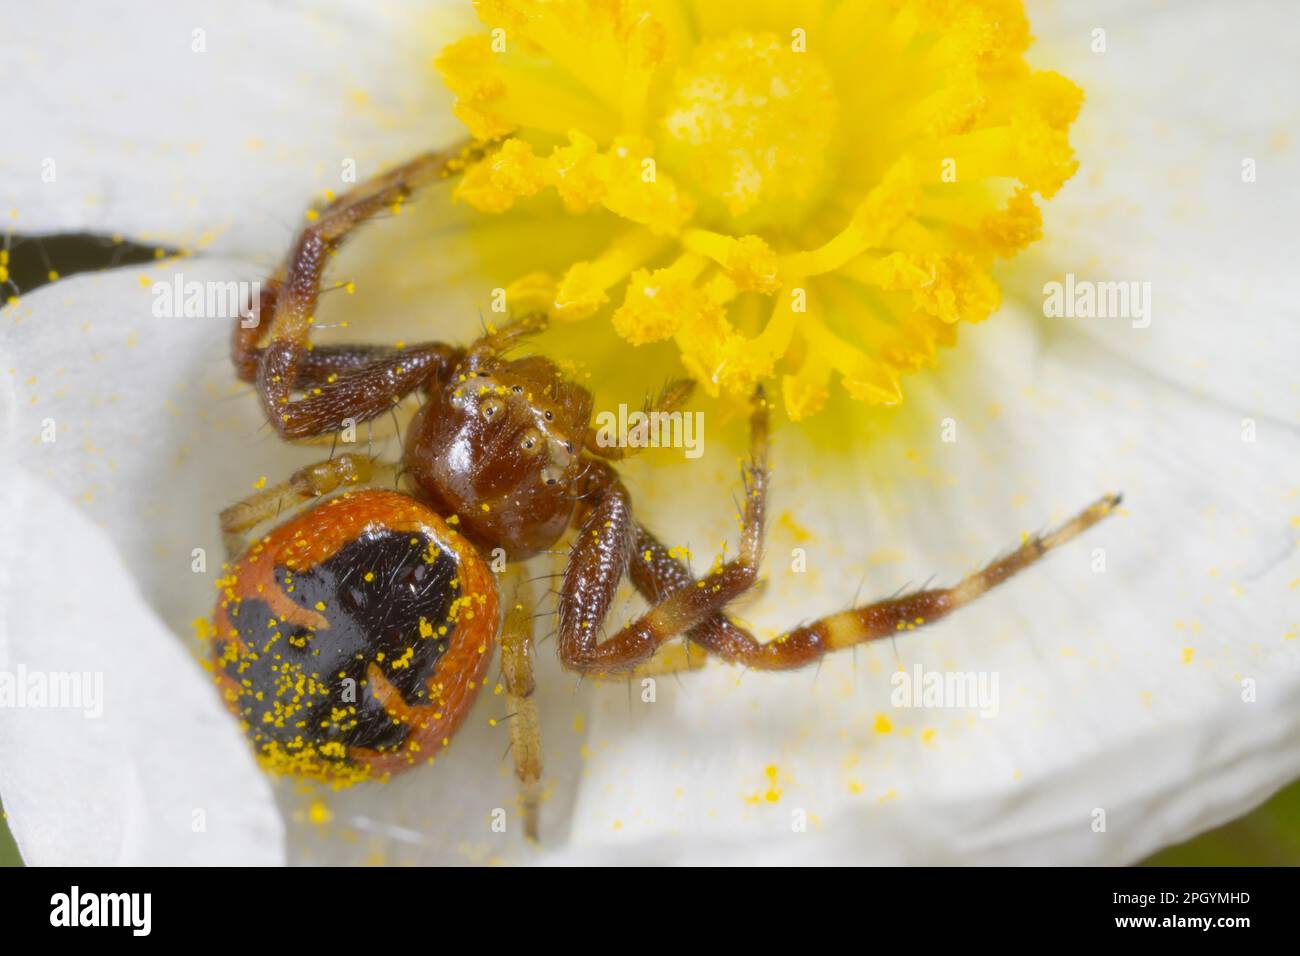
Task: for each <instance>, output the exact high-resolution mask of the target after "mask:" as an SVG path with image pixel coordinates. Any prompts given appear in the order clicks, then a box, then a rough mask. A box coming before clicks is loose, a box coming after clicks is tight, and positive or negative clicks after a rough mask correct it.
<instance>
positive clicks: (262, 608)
mask: <svg viewBox="0 0 1300 956" xmlns="http://www.w3.org/2000/svg"><path fill="white" fill-rule="evenodd" d="M430 544H431V539H430V538H428V537H427V536H426V535H424V534H420V533H418V532H417V533H412V532H400V531H392V530H376V531H373V532H369V533H367V534H364V535H362V536H361V537H359V538H357V539H356V540H354V541H352V542H349V543H348V544H347V545H345V546H344V547H342V548H341V549H339V551H338V552H336V553H335V554H334V555H333V556H332V557H330V558H328V559H327V560H325V561H322V562H321V563H319V564H317V565H316V566H314V567H312V568H309V569H307V570H305V571H294V570H292V569H290V568H286V567H284V566H283V565H277V566H276V568H275V580H276V583H277V584H278V585H279V587H280V589H281V590H282V591H283V592H284V594H285V596H286V597H288V598H289V599H290V600H292V601H293V602H294V603H295V604H297V605H299V606H300V607H302V608H303V609H304V610H305V611H309V612H312V613H313V614H320V615H322V616H323V617H325V619H326V620H327V621H328V622H329V627H328V628H320V629H318V630H312V629H311V628H309V627H306V626H304V625H301V624H297V623H293V622H290V621H285V620H280V619H279V618H276V617H275V615H273V614H272V612H271V609H270V606H269V605H267V604H266V603H265V602H264V601H262V600H259V599H247V598H246V599H244V600H243V601H242V602H240V604H239V610H238V615H237V616H232V617H231V618H230V621H231V624H232V626H233V627H235V629H236V630H237V631H238V632H239V637H240V638H241V639H242V640H243V642H244V643H245V645H246V647H247V648H251V649H252V650H253V651H254V652H255V654H256V657H251V656H250V655H249V653H248V651H247V650H244V651H242V652H241V653H240V654H239V655H238V658H237V659H235V660H231V661H229V662H227V663H224V664H223V665H222V666H223V668H224V670H225V672H226V673H227V674H229V675H230V677H231V678H232V679H233V680H234V681H235V682H236V683H238V684H239V685H240V690H241V693H240V698H239V709H240V713H241V715H242V716H243V717H244V718H245V719H246V720H247V721H248V723H249V733H250V734H251V735H252V736H253V738H254V740H255V741H257V742H259V743H263V744H265V743H269V742H270V741H278V742H279V743H281V744H283V745H285V746H286V747H288V748H290V749H297V748H299V747H301V746H302V745H311V746H314V747H315V748H317V749H319V748H320V747H321V746H322V745H324V744H327V743H331V742H338V743H341V744H343V745H344V746H345V747H349V748H350V747H366V748H370V749H375V750H391V749H393V748H395V747H397V746H400V745H401V744H403V743H404V742H405V741H406V738H407V737H408V736H409V733H410V730H409V728H408V727H406V726H405V725H403V724H400V723H396V722H395V721H394V718H393V717H391V716H390V715H389V714H388V713H387V712H386V711H385V710H384V708H383V705H382V704H380V702H379V701H378V700H377V699H376V698H375V695H374V689H373V688H372V687H371V686H370V684H369V682H368V680H367V677H366V670H367V668H368V666H369V665H370V664H371V663H377V664H378V665H379V667H380V669H381V670H382V671H383V673H384V676H385V677H386V678H387V679H388V680H389V682H390V683H392V684H393V686H394V687H395V688H396V689H397V690H398V691H399V692H400V694H401V696H402V699H403V700H405V701H406V702H407V703H408V704H410V705H412V706H424V705H427V704H429V703H431V700H430V698H429V693H428V688H427V682H428V678H429V677H430V676H432V675H433V673H434V671H435V669H436V667H437V664H438V660H439V658H441V657H442V655H443V653H444V652H445V651H446V649H447V643H448V640H449V638H450V634H451V630H452V627H453V626H454V625H453V624H452V623H451V622H449V621H448V620H447V616H448V613H449V612H450V610H451V607H452V602H453V601H455V600H456V599H457V598H458V597H459V596H460V592H459V590H458V589H457V588H454V587H453V586H452V582H453V581H455V580H456V578H457V572H458V564H457V560H456V557H455V555H454V553H452V552H450V551H447V550H444V549H443V548H442V547H441V546H439V545H438V544H436V543H433V546H432V548H430ZM429 558H432V560H431V561H430V560H428V559H429ZM367 575H370V576H371V577H370V580H367V579H366V578H367ZM291 588H292V590H290V589H291ZM318 602H319V603H321V604H323V605H324V610H320V609H319V608H318V606H317V605H318ZM421 619H423V620H424V621H425V622H426V625H427V626H426V630H429V629H431V630H432V633H431V635H429V636H421V627H420V622H421ZM272 620H275V622H276V623H275V624H274V625H272V624H271V621H272ZM443 627H445V628H446V631H445V632H444V633H439V628H443ZM276 634H279V637H278V638H277V637H276V636H275V635H276ZM408 650H409V651H410V653H409V654H408ZM380 655H382V658H381V656H380ZM348 679H350V680H351V681H354V682H355V683H354V684H352V685H351V686H352V688H353V691H354V696H355V701H352V702H349V701H347V700H346V699H345V690H346V688H347V687H348V684H347V680H348ZM245 682H247V683H245ZM259 692H260V694H261V699H260V700H259V699H258V696H257V695H258V693H259ZM295 697H296V698H297V699H296V700H295ZM348 708H355V709H354V710H352V711H350V712H348V713H347V715H346V717H345V718H343V719H339V717H340V711H341V710H343V711H346V710H347V709H348ZM268 714H269V715H270V719H269V720H268V719H267V717H266V715H268ZM335 756H337V755H335Z"/></svg>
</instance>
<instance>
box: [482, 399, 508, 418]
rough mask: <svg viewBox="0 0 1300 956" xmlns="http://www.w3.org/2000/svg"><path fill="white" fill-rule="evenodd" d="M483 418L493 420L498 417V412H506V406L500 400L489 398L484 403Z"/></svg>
mask: <svg viewBox="0 0 1300 956" xmlns="http://www.w3.org/2000/svg"><path fill="white" fill-rule="evenodd" d="M482 408H483V417H484V418H486V419H489V420H490V419H492V418H495V417H496V414H497V412H500V411H502V410H504V408H505V405H504V403H503V402H502V401H501V399H499V398H489V399H487V400H486V401H485V402H483V406H482Z"/></svg>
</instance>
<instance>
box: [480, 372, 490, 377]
mask: <svg viewBox="0 0 1300 956" xmlns="http://www.w3.org/2000/svg"><path fill="white" fill-rule="evenodd" d="M478 377H479V378H487V377H488V373H487V372H479V373H478Z"/></svg>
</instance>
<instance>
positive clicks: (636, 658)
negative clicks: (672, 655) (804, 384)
mask: <svg viewBox="0 0 1300 956" xmlns="http://www.w3.org/2000/svg"><path fill="white" fill-rule="evenodd" d="M767 410H768V406H767V401H766V399H764V398H763V396H762V394H761V392H760V393H759V394H758V395H757V396H756V400H755V403H754V411H753V414H752V416H751V418H750V429H751V434H752V446H751V458H752V460H751V462H750V464H749V467H748V468H747V469H746V472H745V475H746V495H745V516H744V525H743V529H742V533H741V546H740V554H739V556H738V557H737V558H736V559H735V560H732V561H728V562H727V563H725V564H723V565H721V566H720V567H719V568H717V569H716V570H714V571H713V572H712V573H711V574H710V575H709V576H708V577H706V578H705V579H704V580H703V581H701V582H698V583H697V586H696V587H686V588H681V589H679V590H676V591H674V592H672V593H670V594H668V595H667V596H665V597H663V598H662V600H660V602H659V603H658V604H656V605H655V606H654V607H653V608H651V609H650V611H648V612H647V613H646V614H644V615H642V616H641V617H640V618H639V619H638V620H637V621H635V622H633V623H632V624H629V625H628V626H626V627H624V628H622V629H621V630H619V631H618V632H617V633H615V634H613V635H611V636H610V637H609V638H607V639H606V640H604V641H599V640H598V636H599V634H600V626H601V624H602V623H603V622H604V620H605V617H606V615H607V614H608V612H609V605H610V603H611V601H612V600H613V597H614V592H615V590H616V589H617V587H618V584H619V581H621V580H622V577H623V574H624V573H625V572H626V571H627V570H628V567H629V562H630V561H632V560H633V555H632V548H633V545H634V544H635V543H636V541H637V539H638V535H639V530H638V528H637V526H636V524H635V522H634V521H633V518H632V506H631V500H630V498H629V496H628V493H627V489H626V488H624V487H623V485H622V483H621V482H620V481H619V480H618V478H617V477H616V476H613V477H603V478H601V479H599V480H600V481H602V482H603V487H599V489H598V491H597V495H598V497H596V500H595V501H594V503H593V504H591V506H590V510H589V512H588V513H587V516H586V519H585V521H584V522H583V524H582V528H581V530H580V531H579V533H578V537H577V538H576V540H575V541H574V544H573V548H572V550H571V552H570V557H569V566H568V568H567V569H566V571H565V577H564V584H563V586H562V588H561V597H560V624H559V649H560V658H561V660H562V661H563V662H564V665H565V666H566V667H568V668H570V669H572V670H578V671H581V672H583V673H587V674H592V675H593V676H594V675H605V674H617V673H620V672H624V671H628V670H632V669H634V668H636V667H637V665H639V664H641V663H642V662H643V661H645V660H647V659H648V658H651V657H652V656H653V655H654V654H655V652H656V651H657V650H658V649H659V647H660V646H661V645H662V644H664V643H665V642H666V641H668V640H669V639H671V638H673V637H676V636H678V635H679V634H683V633H686V632H688V631H690V630H691V629H693V628H694V627H695V626H696V625H697V624H699V623H701V622H703V621H705V620H708V619H709V618H711V617H712V616H713V613H714V612H715V611H720V610H721V609H722V608H724V607H725V606H726V604H727V602H729V601H730V600H732V599H733V598H735V597H738V596H739V595H740V594H742V593H744V592H745V591H747V590H748V589H749V588H751V587H752V586H753V585H754V582H755V581H756V579H757V577H758V565H759V561H760V560H761V558H762V545H763V515H764V509H765V507H766V494H765V491H766V487H767V467H766V462H767V430H768V411H767ZM605 467H606V469H607V468H608V466H605ZM598 474H601V473H598ZM603 474H607V475H611V476H612V474H613V473H612V471H606V472H604V473H603ZM641 558H642V559H644V554H642V555H641ZM633 583H634V584H635V583H636V580H635V578H634V579H633ZM687 654H688V660H689V652H687Z"/></svg>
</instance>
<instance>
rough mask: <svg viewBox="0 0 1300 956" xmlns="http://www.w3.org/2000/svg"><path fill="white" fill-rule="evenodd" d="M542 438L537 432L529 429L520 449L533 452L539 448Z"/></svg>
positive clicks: (520, 444) (520, 443)
mask: <svg viewBox="0 0 1300 956" xmlns="http://www.w3.org/2000/svg"><path fill="white" fill-rule="evenodd" d="M540 438H541V436H540V435H538V434H537V432H535V431H533V430H532V429H529V430H528V431H526V432H524V437H523V440H522V441H520V442H519V447H520V448H522V449H523V450H524V451H533V450H534V449H536V448H537V445H538V442H539V439H540Z"/></svg>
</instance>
